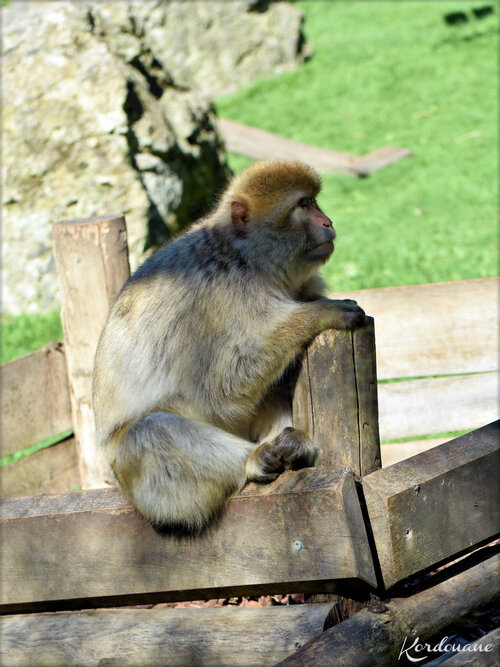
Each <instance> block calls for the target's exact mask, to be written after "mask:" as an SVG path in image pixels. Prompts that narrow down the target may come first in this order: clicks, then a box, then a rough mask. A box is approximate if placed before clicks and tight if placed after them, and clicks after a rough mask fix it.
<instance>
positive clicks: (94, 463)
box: [53, 215, 130, 488]
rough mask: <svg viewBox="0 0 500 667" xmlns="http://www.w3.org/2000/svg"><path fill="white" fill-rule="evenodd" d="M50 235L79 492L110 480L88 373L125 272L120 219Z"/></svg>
mask: <svg viewBox="0 0 500 667" xmlns="http://www.w3.org/2000/svg"><path fill="white" fill-rule="evenodd" d="M53 231H54V254H55V260H56V267H57V273H58V277H59V282H60V286H61V320H62V325H63V331H64V341H65V351H66V362H67V368H68V378H69V383H70V392H71V393H70V396H71V405H72V413H73V424H74V430H75V437H76V441H77V447H78V454H79V457H78V458H79V464H80V476H81V480H82V486H83V487H84V488H96V487H102V486H104V485H105V484H106V483H107V482H108V481H109V480H110V479H111V476H110V471H109V468H108V464H107V462H106V461H105V459H104V456H103V454H102V452H100V451H98V450H97V448H96V443H95V425H94V415H93V412H92V404H91V394H92V391H91V387H92V373H93V368H94V356H95V351H96V348H97V343H98V340H99V336H100V335H101V331H102V329H103V327H104V323H105V322H106V318H107V315H108V312H109V309H110V307H111V305H112V303H113V301H114V299H115V297H116V295H117V294H118V292H119V290H120V288H121V287H122V286H123V284H124V283H125V281H126V280H127V278H128V276H129V274H130V269H129V264H128V254H127V233H126V228H125V218H124V217H123V216H122V215H116V216H101V217H97V218H88V219H84V220H75V221H63V222H59V223H57V224H55V225H54V230H53Z"/></svg>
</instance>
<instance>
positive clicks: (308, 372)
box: [293, 318, 380, 475]
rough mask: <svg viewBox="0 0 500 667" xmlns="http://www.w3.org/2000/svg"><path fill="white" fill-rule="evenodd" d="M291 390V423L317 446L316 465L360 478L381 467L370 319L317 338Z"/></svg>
mask: <svg viewBox="0 0 500 667" xmlns="http://www.w3.org/2000/svg"><path fill="white" fill-rule="evenodd" d="M295 386H296V389H295V394H294V399H293V423H294V426H295V427H296V428H301V429H303V430H305V431H306V432H307V433H309V435H310V436H311V438H312V439H313V441H314V443H315V444H316V445H317V446H318V447H319V452H320V453H319V457H318V462H317V464H318V465H336V466H342V465H347V466H349V467H350V468H351V469H352V470H353V471H354V472H355V473H356V474H358V475H366V474H368V473H369V472H372V471H373V470H376V469H377V468H379V467H380V442H379V436H378V410H377V378H376V370H375V338H374V330H373V319H371V318H369V321H368V323H367V324H366V325H364V326H363V327H359V328H358V329H355V330H354V331H339V330H335V329H328V330H327V331H324V332H323V333H321V334H320V335H319V336H317V337H316V338H315V339H314V340H313V341H312V343H311V344H310V345H309V347H308V348H307V350H306V351H305V354H304V358H303V360H302V366H301V369H300V372H299V375H298V378H297V382H296V385H295Z"/></svg>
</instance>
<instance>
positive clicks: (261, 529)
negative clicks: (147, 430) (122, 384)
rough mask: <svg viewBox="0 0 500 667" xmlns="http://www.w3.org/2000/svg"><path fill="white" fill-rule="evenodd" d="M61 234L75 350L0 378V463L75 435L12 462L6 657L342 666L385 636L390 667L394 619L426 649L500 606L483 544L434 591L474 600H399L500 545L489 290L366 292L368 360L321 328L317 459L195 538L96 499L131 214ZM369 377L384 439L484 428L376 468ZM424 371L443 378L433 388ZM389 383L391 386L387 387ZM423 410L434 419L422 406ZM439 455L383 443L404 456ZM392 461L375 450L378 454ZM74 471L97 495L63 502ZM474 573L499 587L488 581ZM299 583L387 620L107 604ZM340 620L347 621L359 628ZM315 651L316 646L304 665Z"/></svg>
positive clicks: (299, 408) (303, 412)
mask: <svg viewBox="0 0 500 667" xmlns="http://www.w3.org/2000/svg"><path fill="white" fill-rule="evenodd" d="M55 237H56V260H57V264H58V270H59V271H60V272H63V276H62V283H63V290H62V298H63V302H64V305H63V325H64V331H65V348H64V350H65V352H63V348H62V346H61V344H53V345H50V346H48V347H47V348H45V349H44V350H42V351H39V352H37V353H35V354H33V355H29V357H27V358H24V359H22V360H19V361H15V362H11V363H10V364H7V365H5V366H4V367H3V368H2V384H3V391H2V415H3V416H4V418H3V424H2V447H3V449H2V455H5V454H8V453H12V452H15V451H17V450H19V449H20V448H21V447H24V446H26V445H27V444H31V443H33V442H36V441H37V440H40V439H43V438H46V437H49V436H50V435H54V433H57V432H63V431H65V430H67V429H68V428H71V427H73V428H74V429H75V433H76V435H77V441H76V443H75V440H73V438H68V439H66V440H65V441H63V442H60V443H58V444H56V445H54V446H52V447H49V448H48V449H45V450H43V451H40V452H38V453H36V454H33V455H32V456H30V457H27V458H26V459H23V460H21V461H18V462H16V463H12V464H10V465H8V466H6V467H4V469H3V470H4V473H5V474H3V475H2V477H3V480H2V482H3V484H2V486H3V488H2V493H3V496H4V499H3V500H2V501H1V515H0V528H1V531H2V537H3V540H2V567H1V569H0V611H1V612H2V614H3V617H2V619H0V621H1V629H2V639H3V641H2V645H1V648H0V663H1V664H2V665H37V666H40V667H43V665H68V664H75V665H76V664H85V665H98V664H120V665H122V664H123V665H127V664H131V665H138V664H144V665H146V664H147V665H150V664H176V665H196V664H200V665H204V664H215V665H217V664H232V665H237V664H241V665H271V664H275V663H276V662H278V661H280V660H284V659H288V660H292V661H293V660H296V661H297V664H321V663H318V660H319V659H320V656H322V655H323V654H324V652H325V651H331V650H332V647H334V648H333V650H335V651H336V654H337V652H338V650H339V647H343V649H342V651H343V652H341V653H340V655H339V664H353V663H349V662H346V660H347V659H348V657H349V656H350V655H352V651H354V648H353V646H354V644H355V643H356V642H357V641H358V638H359V637H358V636H359V633H360V632H361V635H362V639H363V641H365V642H366V638H367V637H368V636H373V633H374V632H375V633H377V632H379V631H380V627H383V628H385V630H384V633H385V634H384V641H383V642H382V644H381V647H380V649H379V655H378V656H377V657H376V660H374V662H373V663H370V664H390V661H391V660H392V659H393V655H394V652H395V650H396V647H397V644H398V642H400V639H401V637H400V635H401V632H402V629H404V628H405V626H404V623H403V624H402V619H408V618H414V619H416V620H414V621H412V623H413V625H411V627H410V626H409V627H408V631H410V630H411V628H413V629H415V628H418V629H419V632H420V635H421V636H426V635H428V634H429V633H430V632H431V631H432V629H433V627H434V628H436V627H438V628H439V627H444V625H442V624H443V623H444V622H445V620H447V622H450V621H451V620H452V619H453V614H455V615H457V614H458V615H461V614H462V613H466V612H467V611H469V610H470V609H473V608H475V607H477V606H481V605H482V604H484V603H486V602H489V601H490V600H492V599H493V598H495V596H496V595H497V594H498V587H495V585H494V583H493V566H492V561H491V559H490V556H491V549H494V547H491V548H489V549H484V550H483V552H484V553H483V556H479V565H478V567H479V569H478V570H474V568H473V567H469V561H467V559H465V560H464V561H463V566H462V569H461V571H459V572H458V573H455V572H454V571H453V573H452V574H454V577H453V578H452V579H450V580H449V581H448V583H447V584H444V586H445V587H444V589H439V591H441V592H440V595H441V597H439V595H438V596H437V597H436V600H442V599H443V598H442V596H443V595H446V594H448V593H449V587H450V586H451V587H453V586H454V587H455V588H456V587H458V588H460V587H462V589H463V590H464V591H465V592H466V593H467V594H465V593H464V595H463V596H462V598H461V600H462V602H461V605H458V604H456V605H455V606H453V605H451V606H450V609H449V612H446V613H441V615H440V619H441V620H440V623H441V625H440V624H439V623H437V624H434V626H433V625H432V623H431V622H430V621H429V620H428V618H427V617H426V619H425V622H424V620H422V618H421V616H422V615H421V614H419V612H418V609H417V611H416V610H415V609H416V606H415V605H416V603H415V600H416V599H417V594H416V595H415V596H413V597H412V598H410V599H409V600H408V601H406V602H405V601H403V600H400V601H398V600H399V598H398V595H399V594H400V592H401V586H402V585H403V584H405V585H407V583H408V582H411V581H412V577H415V576H416V575H420V574H421V573H423V572H426V571H429V570H430V569H433V568H436V567H437V566H438V565H440V564H443V563H447V562H449V561H450V560H452V559H455V558H457V557H458V556H461V555H463V554H466V553H468V552H470V551H471V550H474V549H476V548H477V547H480V546H481V545H484V544H487V543H489V542H491V541H492V540H493V539H494V538H496V536H497V535H498V534H499V532H500V519H499V514H498V506H497V503H496V485H495V479H496V478H495V474H496V471H498V469H499V464H500V460H499V453H500V448H499V435H500V422H495V423H492V424H489V425H487V426H482V424H484V423H485V422H488V421H491V420H492V419H494V418H495V415H496V412H495V410H496V405H495V407H494V408H493V407H492V403H493V400H494V399H493V397H492V395H491V393H490V389H491V385H489V384H488V380H489V379H490V378H491V377H493V378H495V377H496V375H497V365H496V354H495V352H494V350H495V346H496V341H495V338H494V336H495V327H496V324H495V321H494V318H493V316H491V313H492V312H493V311H494V308H493V307H492V306H491V304H487V300H488V299H489V298H490V297H491V295H492V294H493V293H494V291H495V290H496V282H495V281H493V280H481V281H469V282H466V283H455V284H449V285H429V286H422V287H420V288H397V289H392V288H389V289H388V290H368V291H364V292H359V293H357V295H356V296H357V299H358V301H359V302H360V303H361V305H362V306H363V307H365V309H366V310H367V312H369V313H370V314H375V315H376V335H377V362H376V363H375V339H374V325H373V320H370V321H368V323H367V324H366V325H364V326H363V327H361V328H359V329H357V330H355V331H354V332H337V331H328V332H324V333H323V334H321V335H320V336H319V337H317V338H316V339H315V341H313V343H312V344H311V346H310V347H309V348H308V350H307V353H306V355H305V357H304V361H303V364H302V368H301V371H300V373H299V375H298V378H297V384H296V389H295V396H294V402H293V416H294V422H295V424H297V425H300V426H301V427H303V428H306V429H307V430H308V431H309V432H310V433H311V434H312V436H313V437H314V439H315V441H316V442H317V444H318V446H319V448H320V456H319V459H318V467H316V468H313V469H305V470H301V471H296V472H292V471H289V472H287V473H285V474H283V475H281V476H280V477H279V478H278V480H276V482H274V483H272V484H269V485H257V484H251V485H248V486H247V487H245V489H243V491H242V492H241V493H240V494H239V495H237V496H235V497H234V498H233V499H232V500H231V501H230V502H229V503H228V507H227V509H226V511H225V512H224V514H223V516H222V518H221V519H220V521H219V522H218V523H217V524H216V525H214V526H212V527H211V528H210V529H209V530H207V531H206V532H204V533H203V534H202V535H201V536H200V537H197V538H193V537H191V538H179V537H178V536H172V535H160V534H158V533H156V532H155V531H154V530H153V528H152V527H151V526H149V525H148V524H147V523H146V522H145V521H144V520H143V519H142V518H141V517H140V516H138V515H137V514H136V512H135V511H134V510H133V508H132V507H130V505H129V504H128V503H127V502H126V501H125V500H124V499H123V497H122V495H121V493H120V492H119V491H118V490H117V489H114V488H92V487H93V486H95V485H96V483H97V482H99V475H100V476H101V477H100V480H101V486H102V484H103V482H104V481H105V479H106V474H107V473H106V470H105V468H103V469H100V470H99V469H98V468H97V467H96V466H95V465H94V463H93V459H92V456H93V450H92V447H93V441H92V438H93V433H92V425H91V422H90V426H89V422H88V418H89V413H90V398H89V391H90V384H89V378H90V374H91V370H92V359H93V349H92V348H94V349H95V344H96V343H97V336H98V334H99V331H100V328H101V327H102V325H103V322H104V318H105V315H106V311H107V308H108V307H109V304H110V303H111V301H112V298H113V294H115V293H116V291H117V290H118V289H119V287H120V285H121V282H123V280H124V276H126V274H127V272H128V264H127V261H126V243H125V237H124V220H123V218H121V217H120V216H111V217H107V218H101V219H97V220H96V219H92V220H86V221H79V222H78V223H64V224H61V225H60V226H57V225H56V229H55ZM61 256H63V259H61ZM77 260H78V261H77ZM99 276H100V277H99ZM89 284H90V285H92V291H91V292H90V290H89V287H88V285H89ZM464 295H465V296H464ZM93 303H96V304H97V306H96V308H95V309H94V308H93V305H92V304H93ZM493 303H494V302H493ZM387 304H390V305H389V306H388V305H387ZM464 304H466V306H467V309H466V313H464V312H463V310H464ZM378 313H380V314H378ZM411 317H413V320H411ZM412 321H413V325H412V324H411V322H412ZM469 329H470V335H469ZM415 332H416V333H415ZM478 341H479V344H478ZM417 363H418V364H419V366H415V364H417ZM416 368H419V369H420V370H415V369H416ZM377 373H378V375H379V380H380V379H381V380H382V384H379V392H378V394H379V407H380V413H381V419H380V427H381V431H382V434H383V437H385V438H387V439H390V440H397V439H399V438H404V437H414V436H419V435H425V434H427V433H436V432H440V431H447V430H455V429H462V428H464V429H465V428H474V427H477V426H479V428H476V430H474V431H472V432H470V433H468V434H466V435H463V436H460V437H458V438H456V439H452V440H449V441H448V442H446V443H444V444H441V445H439V446H436V447H433V448H431V449H428V450H427V451H421V452H420V453H418V454H417V455H416V456H413V457H412V458H410V459H406V460H402V461H400V462H398V463H395V464H393V465H389V466H387V467H385V468H383V469H381V468H380V456H381V455H380V446H379V428H378V426H379V425H378V406H377ZM457 373H459V374H461V375H460V376H457ZM415 375H417V376H421V375H428V376H434V375H440V376H441V377H432V378H428V379H426V380H425V381H422V380H420V379H414V377H415ZM470 377H474V378H477V377H479V378H481V379H482V380H484V381H485V383H480V386H481V390H483V389H484V387H486V390H484V395H485V396H486V400H487V401H489V403H488V404H487V405H489V406H490V407H487V408H486V409H483V407H484V406H481V410H483V411H482V412H481V411H480V412H479V415H478V412H477V410H476V408H475V407H474V405H475V401H477V400H478V396H480V392H479V394H478V393H477V392H476V393H474V391H472V390H470V387H471V386H472V385H468V384H467V381H468V378H470ZM394 378H397V379H399V380H400V381H399V382H394V383H390V382H387V383H386V382H385V380H387V379H394ZM462 383H466V385H467V387H469V390H468V391H467V392H463V393H462V395H463V396H464V399H463V401H462V403H461V404H460V406H459V410H457V412H456V413H455V412H454V403H455V401H450V400H448V396H449V392H455V395H458V392H459V391H460V388H461V387H462ZM474 386H476V385H474ZM393 387H396V389H393ZM384 392H386V393H385V395H384ZM398 396H399V397H400V398H401V400H403V399H404V400H405V401H406V403H403V404H404V405H406V406H407V407H406V410H407V413H405V412H403V410H402V408H399V407H398V410H399V412H398V414H400V415H401V417H400V418H393V414H392V411H391V409H390V405H391V401H392V403H393V404H395V403H396V404H397V403H398V400H399V399H398V400H397V397H398ZM404 397H406V398H404ZM443 403H444V405H445V408H444V409H443ZM426 406H427V407H426ZM447 406H448V407H447ZM464 406H465V407H464ZM6 409H7V410H8V412H5V410H6ZM431 409H432V410H433V412H434V417H432V416H429V417H428V415H427V411H428V410H431ZM436 411H438V414H441V415H442V416H441V417H440V418H436V416H435V414H436ZM414 412H415V415H414V414H413V413H414ZM405 415H406V418H405ZM414 416H415V418H413V417H414ZM478 421H480V423H479V424H478V423H477V422H478ZM428 445H429V442H428V441H426V442H425V444H424V445H422V444H417V445H415V444H411V445H408V444H406V443H405V444H402V445H398V444H388V445H386V446H385V449H386V450H387V451H388V453H389V454H390V455H392V454H391V453H392V451H393V450H396V451H398V450H400V448H408V447H413V448H415V447H416V448H420V449H425V448H426V447H427V446H428ZM387 448H389V449H387ZM382 452H383V453H382V457H384V446H383V449H382ZM389 458H390V457H389ZM77 459H79V460H80V468H79V469H77V465H76V460H77ZM71 461H72V463H71ZM65 466H66V468H65ZM54 470H56V471H57V472H56V473H54ZM35 471H38V473H37V474H35ZM40 471H41V472H40ZM63 471H64V473H63ZM9 475H10V477H9ZM30 475H31V476H32V479H31V478H30ZM51 475H52V478H50V477H51ZM80 480H82V483H83V485H84V487H87V488H86V490H84V491H68V489H71V488H74V487H73V484H74V485H75V486H78V484H79V481H80ZM62 491H65V493H61V492H62ZM41 493H45V494H47V493H48V495H37V494H41ZM27 494H31V495H27ZM19 496H24V497H19ZM464 519H466V520H464ZM480 577H483V578H484V577H486V578H487V582H488V584H487V585H486V584H482V585H480V586H478V585H476V583H475V582H476V581H477V580H478V578H480ZM471 578H472V579H471ZM471 581H472V584H473V585H472V584H471ZM438 585H440V584H438ZM471 585H472V588H473V590H474V594H472V593H470V589H471ZM446 586H448V588H446ZM462 589H460V590H462ZM436 590H437V589H436ZM446 591H448V593H446ZM467 591H468V592H467ZM288 592H289V593H299V592H305V593H329V592H330V593H332V592H336V593H342V594H343V595H346V596H347V597H350V598H354V597H355V598H357V599H360V600H367V599H368V598H369V596H370V594H371V593H376V594H377V596H378V597H379V598H381V599H382V602H380V604H382V606H383V607H384V610H383V612H381V609H380V608H378V609H377V608H373V606H372V607H370V605H368V607H367V609H366V612H362V613H363V614H364V615H363V616H360V615H358V614H357V615H355V616H354V617H353V618H352V619H349V621H344V622H343V623H340V624H339V625H337V626H335V627H334V628H332V629H331V630H329V631H328V632H325V633H323V634H322V630H323V627H324V624H325V620H326V617H327V613H328V611H329V609H330V607H331V603H330V604H304V605H298V606H296V607H286V606H279V607H274V608H270V609H248V608H247V609H245V608H242V609H206V610H205V609H203V610H196V609H185V610H178V609H165V608H154V609H144V608H134V609H123V608H120V609H116V608H114V607H117V606H122V607H123V605H147V604H149V605H151V604H155V603H166V602H169V601H170V602H171V601H178V600H193V599H209V598H217V597H227V596H234V595H237V596H239V595H261V594H269V593H288ZM418 594H421V593H420V592H419V593H418ZM389 596H390V597H392V598H393V600H392V602H390V603H389V602H388V601H387V600H388V597H389ZM384 600H385V601H386V602H384ZM421 600H423V602H422V609H423V610H424V613H425V614H426V615H427V616H432V614H433V613H437V612H436V608H437V607H436V605H434V607H433V603H432V602H431V601H429V600H430V598H429V596H427V597H425V595H424V597H423V598H421ZM405 604H406V606H405ZM391 605H392V606H391ZM410 608H411V609H412V610H413V611H412V612H411V613H410ZM91 609H93V611H89V610H91ZM82 610H86V611H82ZM56 611H57V612H58V613H49V614H47V613H46V612H56ZM42 612H43V613H42ZM191 612H193V613H191ZM360 613H361V612H360ZM381 613H386V614H387V616H386V617H383V616H377V614H381ZM412 614H413V616H412ZM384 619H385V620H384ZM379 621H380V622H379ZM417 621H418V622H417ZM405 622H406V621H405ZM346 623H350V626H349V627H353V628H354V629H353V630H352V631H351V634H349V632H348V630H349V627H347V626H346V625H345V624H346ZM380 623H382V625H380ZM346 628H347V629H346ZM360 628H362V629H363V628H364V631H363V632H364V634H363V632H362V631H361V630H360ZM394 628H395V629H394ZM346 633H347V634H346ZM370 633H371V634H370ZM398 633H399V634H398ZM315 637H318V639H317V640H316V641H312V640H313V639H314V638H315ZM372 643H373V642H372ZM306 645H307V648H304V651H305V653H304V651H299V653H297V654H296V656H292V654H293V653H294V652H295V651H296V650H297V649H300V648H301V647H306ZM363 645H364V644H363V643H362V642H361V643H360V646H363ZM372 649H373V650H375V649H374V647H373V646H371V648H370V650H372ZM308 661H309V662H308ZM342 661H343V662H342Z"/></svg>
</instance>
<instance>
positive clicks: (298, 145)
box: [218, 118, 412, 176]
mask: <svg viewBox="0 0 500 667" xmlns="http://www.w3.org/2000/svg"><path fill="white" fill-rule="evenodd" d="M218 126H219V130H220V132H221V134H222V138H223V139H224V143H225V144H226V149H227V150H228V151H231V152H232V153H237V154H238V155H244V156H245V157H249V158H251V159H253V160H276V159H280V160H301V161H303V162H307V163H308V164H310V165H311V166H312V167H314V168H315V169H317V170H318V171H320V172H328V171H337V172H341V173H346V174H350V175H352V176H368V175H370V174H371V173H373V172H374V171H377V170H378V169H382V168H383V167H387V166H388V165H390V164H393V163H394V162H397V161H399V160H402V159H403V158H405V157H409V156H410V155H412V153H411V151H409V150H408V149H406V148H395V147H393V146H383V147H382V148H378V149H377V150H375V151H373V152H371V153H367V154H366V155H361V156H360V157H358V156H356V155H351V154H350V153H341V152H339V151H332V150H329V149H326V148H320V147H319V146H311V145H310V144H304V143H302V142H300V141H294V140H293V139H286V138H285V137H281V136H279V135H278V134H273V133H272V132H266V131H265V130H259V129H258V128H256V127H249V126H248V125H243V124H242V123H237V122H235V121H234V120H228V119H227V118H219V119H218Z"/></svg>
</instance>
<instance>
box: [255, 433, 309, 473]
mask: <svg viewBox="0 0 500 667" xmlns="http://www.w3.org/2000/svg"><path fill="white" fill-rule="evenodd" d="M317 454H318V450H317V448H316V447H315V446H314V445H313V444H312V442H311V441H310V440H309V439H308V438H307V436H306V434H305V433H304V431H299V430H298V429H296V428H291V427H289V426H288V427H287V428H285V429H283V431H282V432H281V433H280V434H279V435H278V436H277V437H276V438H274V440H273V441H272V442H264V443H262V444H261V445H259V446H258V447H257V448H256V449H254V450H253V452H252V453H251V454H250V456H249V458H248V460H247V464H246V471H247V481H250V480H252V481H255V482H270V481H272V480H274V479H276V478H277V477H278V476H279V475H280V474H281V473H282V472H283V471H284V470H286V469H291V470H298V469H299V468H308V467H310V466H313V465H314V461H315V459H316V456H317Z"/></svg>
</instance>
